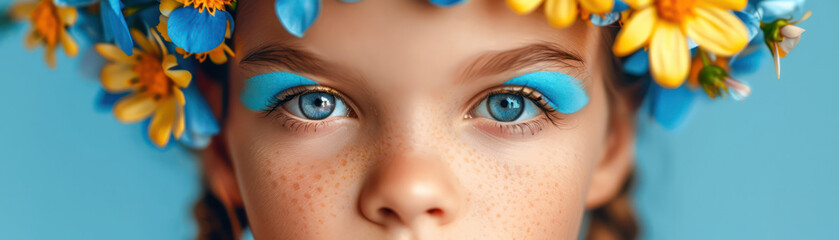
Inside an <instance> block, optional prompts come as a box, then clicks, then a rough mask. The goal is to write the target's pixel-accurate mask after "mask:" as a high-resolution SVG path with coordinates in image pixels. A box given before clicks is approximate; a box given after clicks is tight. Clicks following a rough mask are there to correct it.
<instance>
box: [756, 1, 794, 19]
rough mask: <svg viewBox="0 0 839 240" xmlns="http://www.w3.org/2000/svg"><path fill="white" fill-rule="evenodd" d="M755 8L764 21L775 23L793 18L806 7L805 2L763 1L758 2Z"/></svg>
mask: <svg viewBox="0 0 839 240" xmlns="http://www.w3.org/2000/svg"><path fill="white" fill-rule="evenodd" d="M755 6H756V7H757V11H758V16H761V17H762V20H763V21H774V20H775V19H779V18H789V17H792V15H793V14H795V13H796V12H798V11H800V10H801V8H802V7H803V6H804V0H761V1H756V3H755Z"/></svg>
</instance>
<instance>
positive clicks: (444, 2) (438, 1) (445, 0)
mask: <svg viewBox="0 0 839 240" xmlns="http://www.w3.org/2000/svg"><path fill="white" fill-rule="evenodd" d="M428 1H429V2H431V3H432V4H434V5H436V6H438V7H444V8H446V7H451V6H454V5H459V4H462V3H465V2H466V0H428Z"/></svg>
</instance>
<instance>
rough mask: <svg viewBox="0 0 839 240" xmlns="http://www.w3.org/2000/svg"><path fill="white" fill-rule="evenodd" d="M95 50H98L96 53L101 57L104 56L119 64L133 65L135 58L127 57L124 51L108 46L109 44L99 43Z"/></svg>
mask: <svg viewBox="0 0 839 240" xmlns="http://www.w3.org/2000/svg"><path fill="white" fill-rule="evenodd" d="M94 48H96V52H98V53H99V55H102V57H104V58H105V59H107V60H110V61H113V62H118V63H125V64H133V63H134V57H132V56H128V55H125V52H123V51H122V49H120V48H119V47H117V46H115V45H112V44H107V43H97V44H96V45H95V46H94Z"/></svg>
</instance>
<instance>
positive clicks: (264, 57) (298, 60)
mask: <svg viewBox="0 0 839 240" xmlns="http://www.w3.org/2000/svg"><path fill="white" fill-rule="evenodd" d="M239 64H240V65H256V66H265V67H285V68H287V69H288V70H290V71H292V72H298V73H308V74H315V73H319V74H322V73H324V72H326V71H325V70H326V69H330V67H329V64H327V63H325V62H324V61H323V60H321V59H320V58H318V57H317V56H316V55H315V54H313V53H310V52H307V51H305V50H301V49H298V48H294V47H292V46H290V45H287V44H283V43H270V44H266V45H263V46H260V47H257V48H254V49H253V50H251V51H249V52H248V54H247V55H245V57H243V58H242V60H240V61H239Z"/></svg>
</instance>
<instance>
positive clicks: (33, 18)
mask: <svg viewBox="0 0 839 240" xmlns="http://www.w3.org/2000/svg"><path fill="white" fill-rule="evenodd" d="M11 15H12V18H14V19H27V18H28V19H29V21H30V22H31V23H32V26H33V28H32V30H31V31H30V32H29V33H28V34H27V35H26V38H25V39H24V41H25V42H24V44H25V46H26V47H27V48H30V49H32V48H35V47H37V46H39V45H42V46H44V47H46V50H45V52H44V58H45V60H46V62H47V66H49V67H50V68H55V51H56V48H58V46H59V45H61V46H62V48H63V49H64V53H65V54H67V56H70V57H74V56H76V55H77V54H78V53H79V45H78V44H76V41H75V40H73V38H72V37H71V36H70V34H68V33H67V28H68V27H70V26H73V24H75V23H76V19H77V18H78V12H76V9H75V8H72V7H59V6H56V5H55V3H53V2H52V0H41V1H39V2H24V3H18V4H16V5H14V6H13V7H12V10H11Z"/></svg>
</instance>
